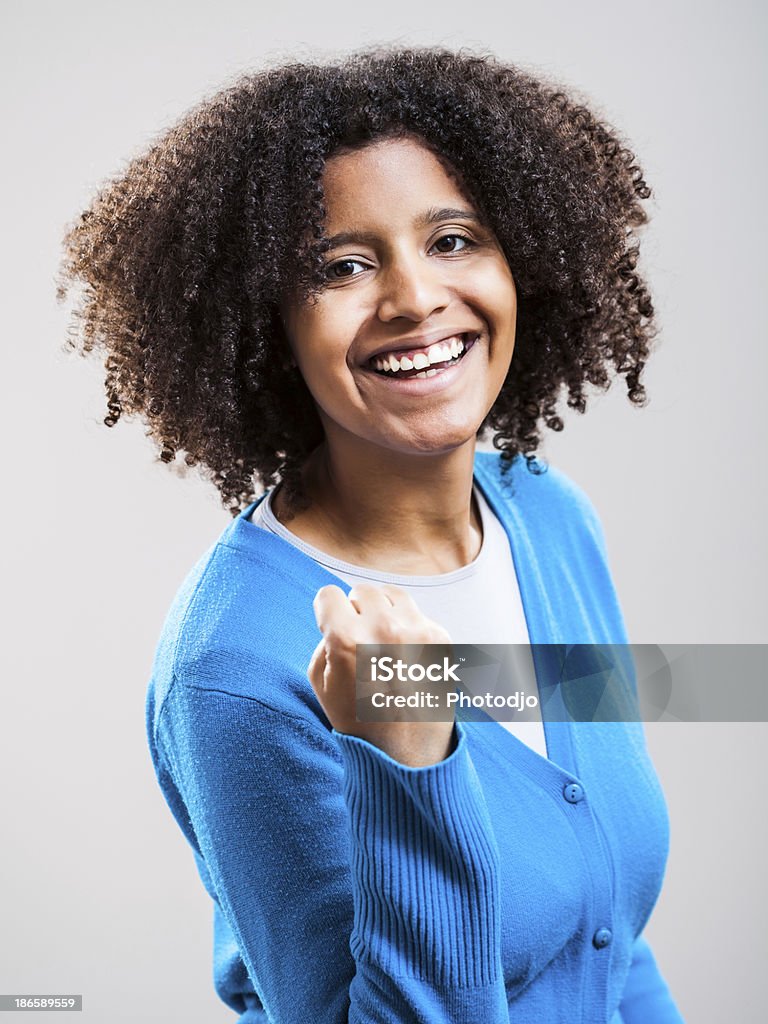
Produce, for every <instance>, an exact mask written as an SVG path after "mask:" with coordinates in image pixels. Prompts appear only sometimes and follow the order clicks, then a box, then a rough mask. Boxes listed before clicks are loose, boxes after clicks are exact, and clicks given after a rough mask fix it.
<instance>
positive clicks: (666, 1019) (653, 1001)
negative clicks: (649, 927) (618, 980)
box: [619, 935, 683, 1024]
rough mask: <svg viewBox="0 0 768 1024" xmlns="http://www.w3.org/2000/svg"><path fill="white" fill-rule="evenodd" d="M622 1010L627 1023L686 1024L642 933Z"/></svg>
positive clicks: (625, 1023) (622, 1015)
mask: <svg viewBox="0 0 768 1024" xmlns="http://www.w3.org/2000/svg"><path fill="white" fill-rule="evenodd" d="M619 1010H620V1011H621V1017H622V1020H623V1022H624V1024H683V1018H682V1017H681V1015H680V1011H679V1010H678V1008H677V1006H676V1005H675V1002H674V1000H673V999H672V996H671V995H670V992H669V989H668V988H667V984H666V982H665V981H664V979H663V978H662V976H661V974H660V972H659V968H658V967H657V966H656V961H655V959H654V957H653V953H652V952H651V947H650V946H649V945H648V943H647V941H646V940H645V939H644V938H643V936H642V935H641V936H639V938H638V939H637V940H636V941H635V946H634V949H633V951H632V966H631V967H630V969H629V976H628V978H627V984H626V986H625V987H624V995H623V996H622V998H621V1004H620V1006H619Z"/></svg>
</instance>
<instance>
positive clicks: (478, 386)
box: [61, 50, 680, 1024]
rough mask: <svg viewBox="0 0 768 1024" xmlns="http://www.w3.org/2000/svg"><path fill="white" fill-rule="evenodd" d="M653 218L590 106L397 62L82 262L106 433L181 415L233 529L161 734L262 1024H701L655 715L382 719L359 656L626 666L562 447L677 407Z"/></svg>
mask: <svg viewBox="0 0 768 1024" xmlns="http://www.w3.org/2000/svg"><path fill="white" fill-rule="evenodd" d="M649 194H650V193H649V190H648V187H647V186H646V184H645V182H644V180H643V177H642V173H641V171H640V169H639V168H638V166H637V164H636V162H635V160H634V157H633V155H632V153H631V152H630V151H629V150H628V149H626V148H625V147H624V146H623V145H622V144H621V142H620V141H619V138H618V136H617V134H616V133H615V131H614V130H613V129H611V128H610V127H609V126H607V125H605V124H604V123H602V122H600V121H599V120H597V118H596V117H595V116H594V115H593V114H592V113H591V112H590V111H589V110H588V109H587V108H586V107H585V106H583V105H580V104H578V103H577V102H576V101H575V100H574V99H572V98H570V97H569V96H568V94H567V93H566V92H564V91H563V90H562V89H560V88H559V87H557V86H555V85H551V84H549V83H547V82H545V81H543V80H539V79H537V78H536V77H534V76H532V75H530V74H528V73H525V72H522V71H520V70H519V69H517V68H512V67H505V66H503V65H501V64H499V63H498V62H497V61H495V60H494V59H493V58H491V57H477V56H472V55H468V54H452V53H448V52H446V51H442V50H384V51H373V52H369V53H364V54H360V55H356V56H354V57H350V58H348V59H347V60H345V61H342V62H340V63H338V64H330V65H323V66H321V65H308V64H294V65H289V66H287V67H283V68H277V69H274V70H272V71H269V72H265V73H262V74H254V75H248V76H244V77H242V78H240V79H239V80H238V81H237V82H236V83H235V84H234V85H233V86H231V87H230V88H228V89H226V90H224V91H222V92H221V93H218V94H217V95H216V96H214V97H213V98H212V99H210V100H208V101H207V102H205V103H203V104H202V105H201V106H199V107H198V108H197V109H196V110H194V111H193V112H192V113H191V114H190V115H189V116H188V117H186V118H185V119H184V120H183V121H182V122H180V124H179V125H177V126H176V127H174V128H173V129H172V130H171V131H170V132H168V133H167V134H166V135H165V136H163V137H162V138H161V139H159V140H158V142H157V143H156V144H155V145H154V146H153V147H152V148H151V149H150V151H149V152H148V153H147V154H145V155H144V156H142V157H140V158H138V159H137V160H135V161H133V163H131V164H130V166H129V167H128V169H127V171H126V172H125V174H124V175H123V176H122V177H120V178H118V179H116V180H115V181H113V182H112V183H110V184H108V185H107V186H106V187H105V188H104V189H103V190H102V191H101V193H100V194H99V195H98V196H97V197H96V199H95V200H94V202H93V204H92V205H91V207H90V208H89V209H88V210H87V211H85V213H83V215H82V216H81V218H80V220H79V221H78V222H77V223H76V224H75V225H73V227H72V229H71V230H70V232H69V233H68V235H67V238H66V243H65V244H66V256H65V262H64V267H63V280H62V289H61V290H62V293H63V292H64V291H65V289H66V287H67V286H68V285H69V284H70V283H72V282H74V281H79V282H81V283H82V284H83V285H84V290H83V292H82V300H81V304H80V307H79V309H78V310H77V316H78V318H79V322H80V325H81V335H80V337H81V350H82V351H83V352H89V351H91V350H92V349H93V348H94V347H99V348H101V349H103V350H104V351H105V354H106V369H107V380H106V386H107V397H108V410H109V414H108V416H107V418H106V420H105V422H106V423H108V424H109V425H114V423H115V422H116V421H117V420H118V419H119V417H120V416H121V415H122V414H123V413H138V414H140V415H142V416H143V417H144V418H145V420H146V422H147V424H148V426H149V430H150V432H151V434H152V436H153V437H154V438H155V439H156V440H157V441H158V443H159V445H160V451H161V458H162V459H163V460H164V461H172V460H173V458H174V457H175V456H176V455H177V454H178V453H179V452H184V453H185V459H186V461H187V463H188V464H190V465H193V464H198V465H200V467H201V468H202V470H203V472H204V473H206V474H207V475H208V476H209V477H210V478H211V479H212V480H213V482H214V483H215V484H216V486H217V487H218V489H219V491H220V493H221V496H222V500H223V502H224V503H225V504H226V505H227V507H228V508H229V510H230V511H231V512H232V513H233V520H232V522H231V523H230V524H229V525H228V526H227V528H226V529H225V530H224V531H223V533H222V535H221V537H220V538H219V539H218V541H217V542H216V543H215V544H214V545H213V546H212V547H211V548H209V549H208V550H207V551H206V552H205V553H204V554H203V555H202V557H201V558H200V560H199V561H198V562H197V564H196V565H195V566H194V567H193V568H192V569H191V571H190V572H189V574H188V575H187V577H186V579H185V580H184V582H183V583H182V585H181V587H180V589H179V592H178V594H177V596H176V599H175V600H174V602H173V605H172V607H171V609H170V611H169V613H168V616H167V618H166V621H165V624H164V626H163V629H162V633H161V636H160V641H159V644H158V647H157V651H156V655H155V660H154V664H153V670H152V678H151V680H150V685H149V689H148V693H147V705H146V711H147V733H148V739H149V746H150V751H151V756H152V760H153V764H154V767H155V770H156V773H157V778H158V782H159V784H160V787H161V789H162V792H163V794H164V796H165V798H166V800H167V802H168V805H169V807H170V809H171V811H172V813H173V815H174V816H175V818H176V820H177V822H178V823H179V826H180V827H181V829H182V831H183V832H184V835H185V836H186V838H187V839H188V841H189V843H190V844H191V846H192V848H193V850H194V853H195V857H196V862H197V865H198V868H199V871H200V875H201V879H202V881H203V883H204V885H205V887H206V889H207V891H208V892H209V893H210V895H211V897H212V900H213V912H214V920H215V943H216V948H215V964H216V985H217V991H218V992H219V994H220V995H221V997H222V999H223V1000H224V1001H225V1002H226V1003H227V1004H228V1005H229V1006H231V1007H232V1009H233V1010H235V1011H236V1012H237V1013H238V1014H239V1015H240V1017H239V1019H240V1021H241V1022H243V1024H256V1022H260V1024H261V1022H266V1021H271V1022H273V1024H306V1022H307V1021H313V1022H318V1024H342V1022H355V1024H363V1022H373V1021H380V1022H384V1021H387V1022H392V1024H394V1022H399V1024H410V1022H413V1024H416V1022H429V1024H454V1022H455V1024H509V1022H511V1021H516V1022H530V1024H540V1022H547V1024H550V1022H551V1024H576V1022H581V1021H583V1022H585V1024H586V1022H587V1021H589V1022H596V1021H604V1022H606V1024H608V1022H610V1024H679V1021H680V1016H679V1014H678V1012H677V1010H676V1008H675V1006H674V1003H673V1001H672V999H671V997H670V995H669V992H668V990H667V987H666V985H665V983H664V981H663V979H662V977H661V975H660V973H659V971H658V969H657V967H656V964H655V961H654V958H653V956H652V954H651V951H650V949H649V947H648V945H647V943H646V942H645V940H644V939H643V937H642V931H643V928H644V926H645V923H646V921H647V919H648V917H649V915H650V913H651V910H652V908H653V905H654V903H655V901H656V899H657V897H658V894H659V890H660V887H661V881H662V877H663V872H664V863H665V859H666V851H667V842H668V824H667V817H666V810H665V806H664V800H663V797H662V794H661V792H660V789H659V786H658V782H657V780H656V777H655V774H654V772H653V768H652V766H651V765H650V762H649V760H648V755H647V753H646V750H645V744H644V740H643V735H642V729H641V728H640V726H639V724H638V723H626V722H625V723H614V724H612V725H610V726H605V724H604V723H601V724H595V723H570V724H565V723H557V722H544V723H542V722H540V721H539V722H518V721H512V722H504V723H500V722H497V721H492V720H487V721H476V720H472V721H463V720H462V721H453V720H445V721H423V720H418V719H416V718H414V719H412V720H401V719H398V720H393V721H386V722H382V721H376V722H371V721H358V718H357V713H356V712H357V703H356V701H357V696H358V695H357V691H356V679H355V669H356V659H355V655H356V650H357V647H358V645H360V644H383V643H398V644H409V645H418V646H419V647H421V646H423V645H425V644H433V643H435V644H441V645H445V644H450V643H452V642H453V643H468V644H520V645H522V650H523V652H524V654H523V657H527V658H528V659H529V661H530V657H531V654H530V651H531V648H530V647H529V646H528V645H529V644H530V645H540V646H541V645H548V644H582V643H584V644H622V643H625V642H626V639H627V638H626V633H625V629H624V624H623V620H622V616H621V612H620V609H619V605H618V602H617V599H616V595H615V592H614V589H613V584H612V581H611V577H610V573H609V570H608V566H607V561H606V552H605V544H604V541H603V537H602V532H601V529H600V525H599V523H598V521H597V519H596V516H595V514H594V512H593V510H592V508H591V506H590V504H589V502H588V500H587V499H586V497H585V496H584V495H583V494H582V493H581V492H580V491H579V490H578V488H576V487H575V486H574V485H573V484H572V483H570V481H568V480H567V479H566V478H565V477H564V476H563V475H562V474H561V473H559V472H557V471H556V470H554V469H551V468H550V469H549V470H548V471H546V472H545V471H544V470H545V468H546V467H544V466H543V465H541V464H540V463H539V462H537V460H536V457H535V451H536V447H537V445H538V442H539V429H540V427H541V425H542V424H545V425H547V426H549V427H550V428H552V429H556V430H557V429H561V427H562V423H561V421H560V419H559V417H558V415H557V410H556V404H557V402H558V400H559V399H560V398H561V397H564V398H565V399H566V400H567V402H568V404H569V405H571V406H572V407H573V408H575V409H579V410H581V411H584V409H585V408H586V397H585V389H586V387H587V386H588V385H590V384H591V385H594V386H597V387H603V388H604V387H607V386H608V385H609V383H610V381H611V378H612V377H613V376H615V375H621V376H623V377H624V378H625V380H626V384H627V389H628V395H629V398H630V400H631V401H633V402H636V403H641V402H642V400H643V397H644V392H643V387H642V384H641V383H640V377H641V373H642V370H643V366H644V363H645V359H646V357H647V355H648V351H649V344H650V340H651V338H652V335H653V327H652V319H653V307H652V304H651V301H650V298H649V295H648V292H647V290H646V288H645V285H644V283H643V281H642V279H641V278H640V277H639V276H638V275H637V274H636V273H635V266H636V262H637V256H638V248H637V244H636V239H635V236H634V232H635V229H636V228H637V227H638V226H639V225H641V224H642V223H644V221H645V219H646V218H645V213H644V211H643V209H642V205H641V202H642V200H644V199H646V198H647V197H648V195H649ZM489 430H492V431H493V439H494V444H495V446H496V447H497V448H498V449H500V450H501V451H500V454H498V455H497V454H490V453H482V452H478V451H477V448H476V445H477V439H478V437H482V436H483V435H484V433H485V432H487V431H489ZM269 485H271V486H269ZM264 487H266V488H267V490H266V491H263V488H264ZM531 668H532V669H533V670H535V672H537V673H538V671H539V665H538V663H537V664H535V665H534V664H532V663H531ZM385 696H386V695H385Z"/></svg>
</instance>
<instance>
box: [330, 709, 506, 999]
mask: <svg viewBox="0 0 768 1024" xmlns="http://www.w3.org/2000/svg"><path fill="white" fill-rule="evenodd" d="M455 728H456V734H457V744H456V747H455V749H454V750H453V752H452V753H451V754H450V755H449V756H448V757H447V758H445V760H443V761H440V762H438V763H437V764H434V765H429V766H427V767H423V768H411V767H409V766H408V765H404V764H401V763H400V762H398V761H395V760H394V759H393V758H391V757H389V755H388V754H386V753H384V751H382V750H380V749H379V748H378V747H376V746H374V745H373V744H371V743H368V742H367V741H366V740H362V739H359V738H358V737H356V736H350V735H348V734H346V733H339V732H336V730H335V729H334V730H333V734H334V736H335V737H336V739H337V741H338V743H339V747H340V749H341V752H342V756H343V759H344V769H345V771H344V783H345V798H346V802H347V807H348V809H349V821H350V831H351V841H352V861H351V863H352V874H353V888H354V899H355V924H354V928H353V931H352V937H351V940H350V948H351V951H352V955H353V956H354V957H355V958H356V959H358V958H364V959H368V960H373V961H375V962H376V963H377V964H378V965H379V966H380V967H382V968H383V969H384V970H385V971H387V972H389V973H391V974H393V975H401V976H413V977H418V978H422V979H424V980H428V981H431V982H434V983H437V984H444V985H459V986H462V987H465V986H482V985H488V984H492V983H493V982H494V981H495V980H496V979H497V978H498V976H499V975H500V970H501V968H500V964H501V958H500V950H499V944H500V939H499V935H500V933H499V920H498V905H499V870H498V863H499V855H498V849H497V847H496V843H495V840H494V837H493V833H492V830H491V823H490V818H489V816H488V811H487V808H486V805H485V798H484V796H483V793H482V790H481V787H480V783H479V780H478V778H477V775H476V772H475V769H474V766H473V764H472V760H471V758H470V756H469V751H468V744H467V739H466V736H465V734H464V731H463V728H462V726H461V724H460V723H457V724H456V726H455Z"/></svg>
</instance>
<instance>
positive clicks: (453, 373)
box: [365, 331, 483, 396]
mask: <svg viewBox="0 0 768 1024" xmlns="http://www.w3.org/2000/svg"><path fill="white" fill-rule="evenodd" d="M465 333H466V332H465ZM472 333H474V334H475V335H476V337H475V340H474V341H473V342H472V344H471V345H470V346H469V348H467V349H466V351H465V353H464V355H463V356H462V358H461V359H460V360H459V361H458V363H454V365H453V366H449V367H447V368H446V369H444V370H439V371H438V372H437V373H436V374H435V375H434V377H387V376H385V375H384V374H381V373H376V371H375V370H369V369H366V370H365V372H366V374H367V375H368V376H370V377H375V378H376V380H378V381H381V383H382V386H383V387H386V388H389V389H390V390H391V391H399V392H401V393H403V394H405V395H416V396H419V395H431V394H434V393H436V392H439V391H444V390H445V389H446V388H449V387H450V386H451V384H453V382H454V381H455V380H456V379H457V377H459V375H460V374H462V373H463V372H464V369H465V366H464V364H465V363H466V361H467V360H468V359H472V358H473V357H472V353H473V352H474V350H475V349H476V348H478V346H479V344H480V341H481V340H482V337H483V334H482V332H477V331H475V332H472ZM445 337H449V338H450V337H452V335H450V334H449V335H445ZM435 340H438V339H435ZM439 340H442V339H439ZM430 344H434V342H430ZM383 351H385V352H389V351H392V349H384V350H383Z"/></svg>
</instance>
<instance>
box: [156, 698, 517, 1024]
mask: <svg viewBox="0 0 768 1024" xmlns="http://www.w3.org/2000/svg"><path fill="white" fill-rule="evenodd" d="M456 730H457V736H456V738H457V743H456V745H455V748H454V750H453V752H452V753H451V754H450V755H449V756H448V757H447V758H446V759H445V760H444V761H442V762H440V763H439V764H436V765H431V766H428V767H424V768H409V767H407V766H405V765H402V764H400V763H399V762H396V761H394V760H393V759H391V758H390V757H388V756H387V755H386V754H385V753H384V752H383V751H381V750H379V749H378V748H377V747H375V746H373V745H372V744H370V743H368V742H366V741H365V740H361V739H358V738H356V737H353V736H349V735H343V734H340V733H337V732H336V731H335V730H329V729H328V728H327V727H326V726H325V725H324V724H323V723H322V722H321V721H320V720H317V721H313V720H312V719H310V718H309V717H307V718H300V717H295V716H290V715H286V714H285V713H283V712H279V711H277V710H275V709H272V708H270V707H267V706H265V705H264V704H262V703H261V702H260V701H258V700H255V699H253V698H249V697H244V696H242V695H239V694H238V695H233V694H231V693H226V692H223V691H221V690H215V689H212V688H211V687H210V685H205V686H199V685H195V683H194V681H192V680H189V679H187V680H179V679H176V680H174V683H173V685H172V686H171V688H170V691H169V692H168V694H167V696H166V699H165V701H164V704H163V707H162V712H161V714H160V715H159V718H158V723H157V729H156V735H155V737H154V740H155V743H154V747H153V749H154V755H155V757H156V770H157V774H158V780H159V782H160V785H161V788H162V789H163V792H164V794H165V796H166V799H167V801H168V803H169V805H170V807H171V810H172V811H173V813H174V815H175V817H176V818H177V820H178V822H179V824H180V825H181V827H182V829H183V831H184V832H185V834H186V836H187V839H188V840H189V842H190V843H191V844H192V846H193V848H194V850H195V854H196V857H197V859H198V863H199V866H200V867H202V868H203V869H204V872H203V871H201V875H203V874H204V881H205V882H206V886H207V888H208V890H209V892H210V893H211V895H212V897H213V898H214V900H215V901H216V905H217V914H218V913H219V912H220V913H221V915H223V918H224V920H225V922H226V925H227V926H228V929H224V928H221V929H220V932H221V933H222V934H223V935H225V936H226V938H227V940H228V941H229V945H230V946H231V944H232V939H234V942H235V943H236V945H237V951H238V953H239V955H240V957H241V958H242V961H243V963H244V965H245V968H246V970H247V972H248V985H247V986H244V985H243V984H242V982H243V980H244V979H242V977H241V978H240V982H241V984H240V986H239V987H240V988H241V991H240V992H239V993H238V992H236V991H232V990H229V991H227V990H226V982H224V981H222V979H220V978H217V988H218V990H219V994H220V995H221V996H222V998H224V999H225V1001H227V1002H228V1003H229V1004H230V1005H231V1006H232V1007H233V1008H234V1009H237V1010H238V1011H239V1012H241V1013H242V1012H244V1011H245V1009H246V1007H247V1006H250V1005H252V1002H251V1001H252V1000H253V999H254V998H256V999H258V1001H259V1002H258V1004H257V1005H261V1006H263V1007H264V1009H265V1010H266V1013H267V1016H268V1018H269V1020H271V1021H274V1022H275V1024H305V1022H306V1021H308V1020H311V1021H313V1022H316V1024H343V1022H349V1024H362V1022H366V1024H379V1022H381V1024H384V1022H387V1024H394V1022H398V1024H410V1022H413V1024H416V1022H423V1021H425V1020H428V1021H430V1024H448V1022H450V1024H508V1022H509V1015H508V1008H507V1000H506V994H505V987H504V980H503V975H502V970H501V957H500V926H499V921H498V917H497V915H498V906H499V894H498V886H499V874H498V851H497V849H496V846H495V842H494V840H493V838H492V836H493V831H492V829H491V825H490V821H489V818H488V812H487V808H486V805H485V799H484V796H483V793H482V790H481V787H480V784H479V781H478V779H477V776H476V773H475V769H474V767H473V764H472V761H471V758H470V755H469V750H468V744H467V742H466V737H465V735H464V733H463V732H462V728H461V725H460V724H458V725H457V726H456ZM151 745H152V744H151ZM216 952H217V953H218V954H220V955H221V954H222V951H221V950H217V951H216ZM230 962H231V950H230ZM229 973H230V977H232V976H236V975H237V971H230V972H229ZM240 973H241V974H242V972H240ZM246 988H247V990H248V991H245V989H246ZM259 1019H261V1018H259Z"/></svg>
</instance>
